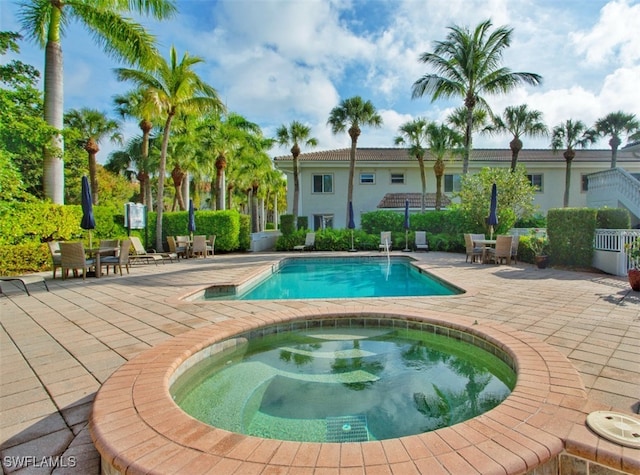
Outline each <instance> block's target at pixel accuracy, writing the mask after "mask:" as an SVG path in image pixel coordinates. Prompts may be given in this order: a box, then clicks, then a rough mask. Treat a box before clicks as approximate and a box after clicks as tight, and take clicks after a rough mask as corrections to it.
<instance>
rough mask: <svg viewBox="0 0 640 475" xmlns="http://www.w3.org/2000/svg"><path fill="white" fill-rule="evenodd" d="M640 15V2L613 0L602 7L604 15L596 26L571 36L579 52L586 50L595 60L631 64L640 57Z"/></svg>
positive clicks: (588, 58) (595, 62)
mask: <svg viewBox="0 0 640 475" xmlns="http://www.w3.org/2000/svg"><path fill="white" fill-rule="evenodd" d="M639 18H640V3H638V4H635V5H630V4H629V1H628V0H619V1H613V2H609V3H608V4H606V5H605V6H604V7H603V8H602V10H601V12H600V19H599V21H598V23H597V24H596V25H595V26H594V27H593V28H591V29H590V30H584V31H578V32H576V33H573V34H571V35H570V38H571V41H572V42H573V43H574V45H575V48H576V51H577V52H578V54H581V55H582V54H584V55H585V57H586V60H587V62H589V63H591V64H596V65H598V64H603V63H610V62H611V61H613V60H616V61H620V62H621V63H622V64H623V65H624V66H631V65H634V64H636V63H637V62H638V60H639V59H640V35H639V34H638V31H639V29H640V27H639V20H638V19H639Z"/></svg>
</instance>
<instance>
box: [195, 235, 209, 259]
mask: <svg viewBox="0 0 640 475" xmlns="http://www.w3.org/2000/svg"><path fill="white" fill-rule="evenodd" d="M191 256H192V257H196V256H202V257H205V258H206V257H207V236H205V235H197V236H193V245H192V246H191Z"/></svg>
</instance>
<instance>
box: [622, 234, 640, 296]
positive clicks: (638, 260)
mask: <svg viewBox="0 0 640 475" xmlns="http://www.w3.org/2000/svg"><path fill="white" fill-rule="evenodd" d="M624 250H625V252H626V253H627V256H628V257H629V261H630V263H631V266H632V267H631V268H630V269H629V271H628V272H627V274H628V276H629V284H630V285H631V288H632V289H633V290H635V291H640V237H638V238H636V239H635V240H634V241H631V242H629V243H627V244H625V245H624Z"/></svg>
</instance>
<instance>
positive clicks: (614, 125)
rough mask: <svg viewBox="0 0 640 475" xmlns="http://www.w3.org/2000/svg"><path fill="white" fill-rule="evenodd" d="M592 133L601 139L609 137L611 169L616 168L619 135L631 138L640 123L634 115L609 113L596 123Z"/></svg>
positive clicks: (639, 127) (639, 130) (619, 142)
mask: <svg viewBox="0 0 640 475" xmlns="http://www.w3.org/2000/svg"><path fill="white" fill-rule="evenodd" d="M594 131H595V133H596V134H597V135H600V136H602V137H611V139H610V140H609V146H610V147H611V168H615V167H616V160H617V158H618V147H619V146H620V144H621V143H622V140H621V139H620V135H621V134H626V135H627V136H632V135H633V134H634V133H637V132H640V122H639V121H638V119H636V116H635V114H627V113H625V112H622V111H617V112H611V113H610V114H607V115H606V116H604V117H602V118H600V119H598V120H597V121H596V124H595V127H594Z"/></svg>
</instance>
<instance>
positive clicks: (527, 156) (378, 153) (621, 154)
mask: <svg viewBox="0 0 640 475" xmlns="http://www.w3.org/2000/svg"><path fill="white" fill-rule="evenodd" d="M349 150H350V149H348V148H341V149H335V150H323V151H319V152H309V153H301V154H300V156H299V157H298V160H299V161H301V162H324V161H339V162H342V161H348V160H349ZM575 152H576V157H575V158H574V162H608V163H610V162H611V149H585V150H576V151H575ZM356 158H357V160H358V162H376V161H384V162H399V161H414V160H415V158H414V157H410V156H409V154H408V153H407V149H406V148H358V150H357V156H356ZM291 160H293V158H292V157H291V155H283V156H279V157H275V158H274V161H275V162H287V161H291ZM425 160H427V161H433V158H432V157H431V156H430V155H428V154H427V156H426V157H425ZM447 160H449V158H447ZM454 160H455V161H460V160H462V159H461V158H460V157H455V158H454ZM470 160H471V161H491V162H495V161H497V162H511V150H510V149H506V148H505V149H495V148H492V149H473V150H472V151H471V158H470ZM558 160H562V161H564V158H563V157H562V150H560V151H558V152H556V153H554V152H553V151H552V150H551V149H524V150H521V151H520V153H519V154H518V161H519V162H525V163H526V162H555V161H558ZM617 160H618V162H627V161H638V158H637V157H636V156H634V155H633V153H632V151H631V150H624V149H619V150H618V158H617Z"/></svg>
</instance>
